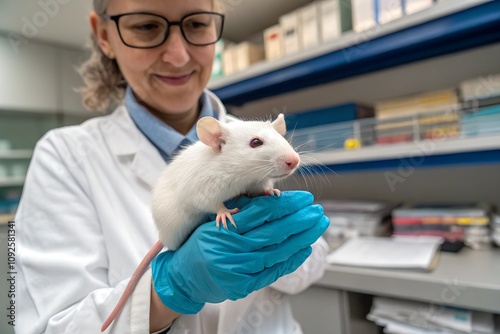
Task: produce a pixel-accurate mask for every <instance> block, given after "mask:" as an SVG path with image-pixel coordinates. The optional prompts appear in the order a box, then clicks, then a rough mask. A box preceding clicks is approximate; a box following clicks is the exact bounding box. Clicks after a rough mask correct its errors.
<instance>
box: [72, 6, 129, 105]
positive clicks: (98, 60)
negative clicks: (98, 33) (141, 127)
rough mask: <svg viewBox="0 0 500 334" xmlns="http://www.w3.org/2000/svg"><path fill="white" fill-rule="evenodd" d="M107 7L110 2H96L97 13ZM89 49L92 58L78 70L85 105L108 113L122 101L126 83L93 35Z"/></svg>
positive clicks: (114, 62) (102, 11) (95, 9)
mask: <svg viewBox="0 0 500 334" xmlns="http://www.w3.org/2000/svg"><path fill="white" fill-rule="evenodd" d="M107 6H108V0H94V11H95V12H96V13H99V14H102V13H104V12H105V11H106V7H107ZM88 47H89V49H90V57H89V59H88V60H87V61H86V62H84V63H83V64H82V65H81V66H80V68H79V70H78V72H79V73H80V75H81V77H82V79H83V82H84V83H85V86H84V87H83V88H81V89H80V93H82V96H83V105H84V107H85V108H87V109H89V110H94V111H106V110H109V109H110V107H112V106H113V104H115V103H120V102H121V101H122V99H123V96H124V94H125V88H126V86H127V85H126V81H125V78H124V77H123V75H122V72H121V70H120V68H119V67H118V63H117V62H116V60H115V59H110V58H108V57H106V55H105V54H104V53H103V52H102V50H101V48H100V47H99V45H97V41H96V39H95V36H94V35H93V34H92V35H91V36H90V41H89V44H88Z"/></svg>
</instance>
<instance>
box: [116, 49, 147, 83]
mask: <svg viewBox="0 0 500 334" xmlns="http://www.w3.org/2000/svg"><path fill="white" fill-rule="evenodd" d="M117 55H118V56H117V62H118V65H119V66H120V69H121V71H122V74H123V76H124V77H125V79H126V80H127V82H129V83H130V84H132V85H134V84H135V85H137V84H146V81H147V79H148V76H147V73H148V70H149V69H150V68H151V66H152V64H154V63H155V61H154V59H155V57H157V56H156V55H154V54H153V52H144V50H140V49H133V48H128V47H126V46H125V45H124V46H123V47H122V48H120V50H119V53H118V54H117Z"/></svg>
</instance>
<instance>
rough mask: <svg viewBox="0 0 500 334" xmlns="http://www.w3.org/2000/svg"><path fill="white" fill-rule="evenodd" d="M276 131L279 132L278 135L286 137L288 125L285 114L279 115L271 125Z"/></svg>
mask: <svg viewBox="0 0 500 334" xmlns="http://www.w3.org/2000/svg"><path fill="white" fill-rule="evenodd" d="M271 125H272V126H273V128H274V130H276V131H278V133H279V134H280V135H282V136H284V135H286V123H285V116H284V115H283V114H279V115H278V118H276V119H275V120H274V122H272V123H271Z"/></svg>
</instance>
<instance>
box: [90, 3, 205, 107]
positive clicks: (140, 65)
mask: <svg viewBox="0 0 500 334" xmlns="http://www.w3.org/2000/svg"><path fill="white" fill-rule="evenodd" d="M212 10H213V6H212V0H127V1H123V0H109V5H108V8H107V10H106V14H108V15H117V14H123V13H130V12H148V13H153V14H157V15H161V16H163V17H165V18H166V19H167V20H168V21H170V22H174V21H175V22H178V21H180V20H181V19H182V18H183V17H184V16H185V15H187V14H190V13H193V12H207V11H212ZM99 26H100V27H101V29H99V28H98V29H97V30H96V31H97V35H98V36H97V37H98V42H99V45H100V46H101V49H102V50H103V51H104V52H105V53H106V55H107V56H108V57H112V58H115V59H116V60H117V62H118V65H119V67H120V69H121V71H122V74H123V76H124V77H125V79H126V81H127V82H128V84H129V85H130V86H131V87H132V89H133V91H134V93H135V94H136V97H137V98H138V100H139V101H140V102H141V103H142V104H144V105H145V106H146V107H148V109H150V111H152V112H153V113H155V114H158V116H160V117H162V116H167V117H168V116H174V117H175V115H179V116H180V115H181V114H184V113H186V112H197V107H198V100H199V97H200V95H201V94H202V91H203V89H204V88H205V86H206V84H207V83H208V80H209V79H210V75H211V73H212V64H213V60H214V52H215V46H214V45H213V44H212V45H207V46H194V45H191V44H189V43H187V42H186V40H185V39H184V37H183V36H182V33H181V31H180V29H179V26H173V27H171V28H170V33H169V35H168V38H167V40H166V41H165V43H163V44H162V45H160V46H158V47H155V48H152V49H136V48H131V47H128V46H126V45H125V44H123V42H122V40H121V39H120V36H119V34H118V30H117V27H116V24H115V22H113V21H111V20H107V21H106V20H105V21H102V25H99V24H98V27H99Z"/></svg>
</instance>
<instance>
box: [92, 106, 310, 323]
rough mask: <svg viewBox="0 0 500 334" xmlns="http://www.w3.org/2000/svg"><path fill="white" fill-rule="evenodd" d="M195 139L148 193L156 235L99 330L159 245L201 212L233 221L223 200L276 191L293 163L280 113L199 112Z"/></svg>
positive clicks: (194, 222) (180, 236)
mask: <svg viewBox="0 0 500 334" xmlns="http://www.w3.org/2000/svg"><path fill="white" fill-rule="evenodd" d="M196 132H197V134H198V138H199V139H200V141H199V142H197V143H195V144H192V145H190V146H188V147H187V148H185V149H184V150H182V151H181V153H180V154H179V155H177V156H176V157H175V159H173V161H172V162H171V163H170V164H169V165H168V166H167V167H166V168H165V170H164V171H163V173H162V174H161V176H160V178H159V179H158V182H157V184H156V186H155V187H154V189H153V193H152V212H153V219H154V222H155V224H156V227H157V228H158V233H159V239H160V240H159V241H158V242H157V243H156V244H155V245H154V246H153V247H152V248H151V250H150V251H149V252H148V254H147V255H146V256H145V258H144V259H143V260H142V262H141V263H140V264H139V266H138V267H137V269H136V270H135V272H134V274H133V275H132V277H131V278H130V281H129V283H128V285H127V287H126V289H125V291H124V292H123V295H122V297H121V298H120V300H119V301H118V303H117V305H116V306H115V309H114V310H113V312H112V313H111V314H110V316H109V317H108V319H106V321H105V322H104V324H103V326H102V328H101V331H105V330H106V328H107V327H108V326H109V325H110V324H111V323H112V321H113V320H114V318H115V317H116V316H117V315H118V314H119V313H120V312H121V310H122V309H123V307H124V306H125V303H126V301H127V299H128V298H129V296H130V295H131V294H132V292H133V291H134V289H135V287H136V285H137V283H138V282H139V279H140V278H141V277H142V275H143V274H144V273H145V272H146V270H147V268H148V267H149V265H150V263H151V261H152V260H153V259H154V258H155V257H156V256H157V255H158V253H160V252H161V250H162V249H163V247H167V248H168V249H170V250H176V249H177V248H179V247H180V246H181V245H182V243H183V242H184V241H185V240H186V239H187V238H188V236H189V235H190V234H191V233H192V232H193V231H194V230H195V229H196V227H198V226H199V225H200V224H201V223H202V222H203V220H204V218H205V217H206V215H207V214H209V213H216V214H217V218H216V225H217V226H219V225H220V223H222V225H223V226H224V227H225V228H227V221H226V219H227V220H229V221H230V222H231V224H233V225H235V226H236V224H235V222H234V220H233V218H232V214H234V213H236V212H238V208H231V209H228V208H226V207H225V205H224V202H225V201H227V200H229V199H231V198H234V197H237V196H240V195H242V194H246V195H248V196H250V197H254V196H259V195H264V194H267V195H277V196H279V195H280V191H279V190H278V189H275V188H274V187H273V182H274V181H275V180H278V179H282V178H285V177H287V176H289V175H291V174H293V172H295V170H296V169H297V167H298V166H299V163H300V157H299V154H298V153H297V152H295V150H294V149H293V148H292V146H291V145H290V144H289V143H288V141H287V140H286V139H285V138H284V135H285V133H286V124H285V119H284V116H283V114H280V115H278V117H277V119H276V120H275V121H273V122H269V121H267V122H263V121H234V122H231V123H220V122H219V121H217V120H216V119H215V118H212V117H203V118H201V119H200V120H199V121H198V123H197V125H196Z"/></svg>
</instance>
